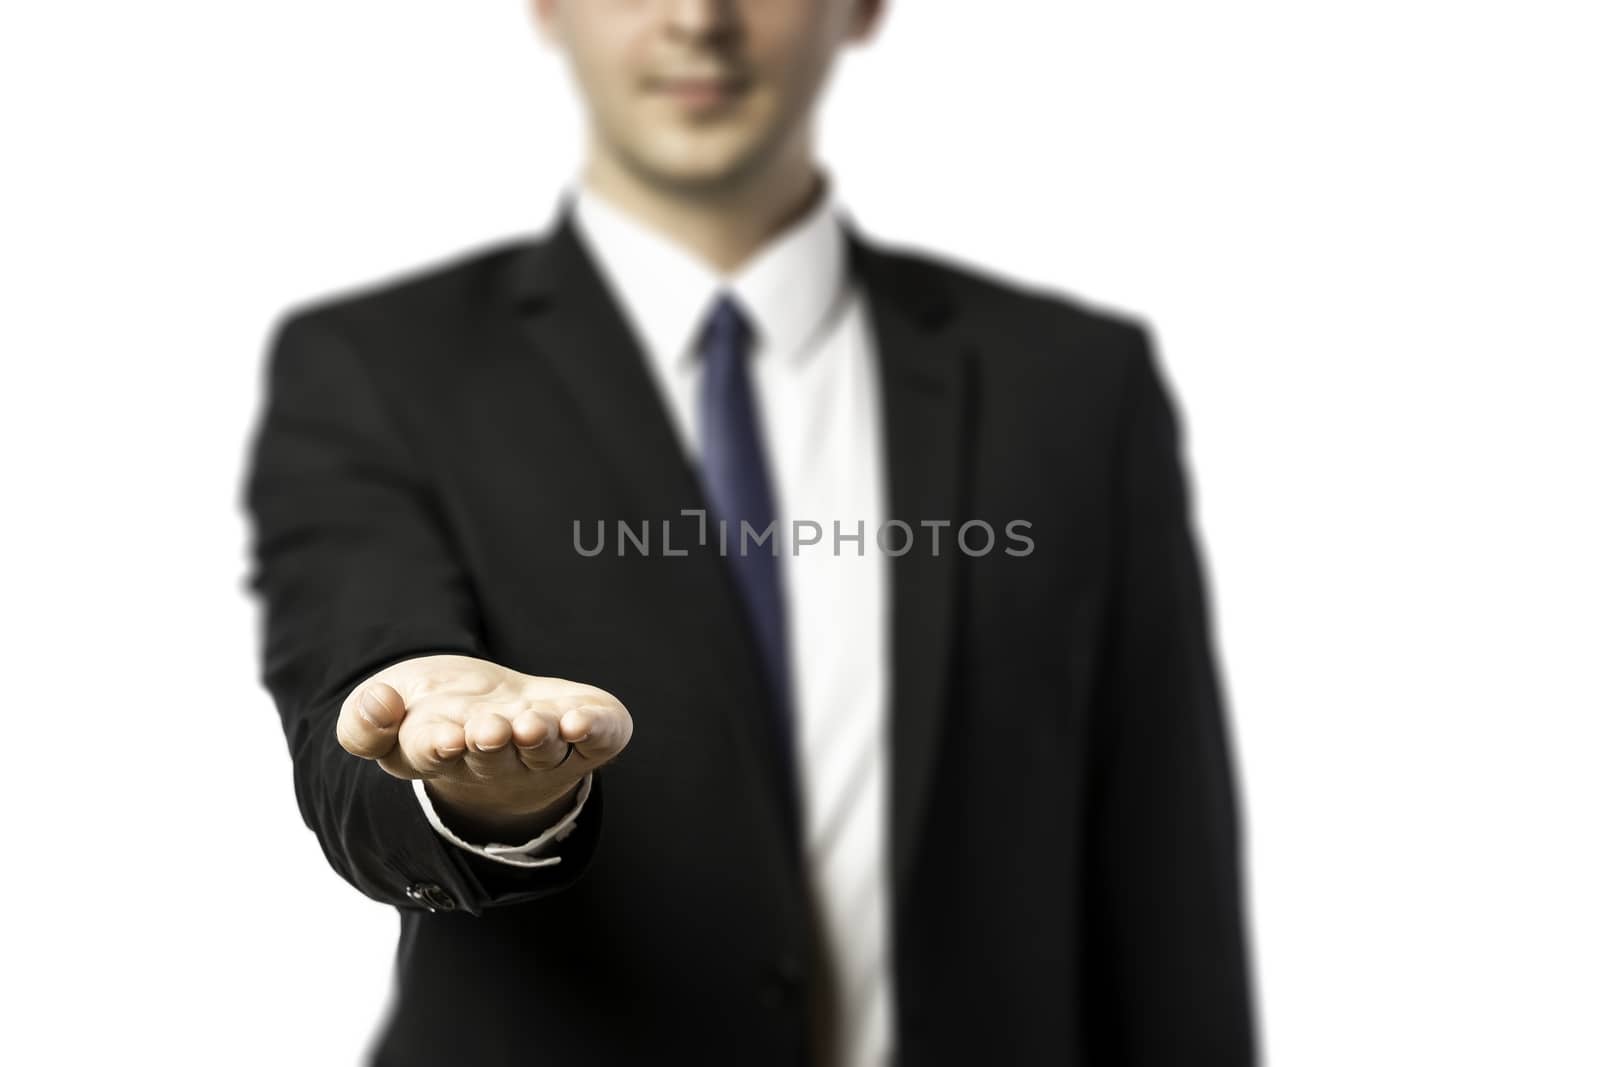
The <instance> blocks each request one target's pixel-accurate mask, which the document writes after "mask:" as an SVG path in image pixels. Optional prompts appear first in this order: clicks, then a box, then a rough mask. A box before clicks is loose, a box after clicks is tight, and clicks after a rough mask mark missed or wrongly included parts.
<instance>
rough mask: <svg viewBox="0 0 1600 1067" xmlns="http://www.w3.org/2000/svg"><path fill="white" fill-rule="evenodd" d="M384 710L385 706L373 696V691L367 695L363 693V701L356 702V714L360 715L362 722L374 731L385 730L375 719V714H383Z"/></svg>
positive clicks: (368, 691) (367, 692) (369, 691)
mask: <svg viewBox="0 0 1600 1067" xmlns="http://www.w3.org/2000/svg"><path fill="white" fill-rule="evenodd" d="M382 710H383V705H382V704H380V703H379V702H378V698H377V697H375V696H373V695H372V690H370V689H369V690H367V691H366V692H365V693H362V694H361V699H360V700H358V701H356V714H358V715H360V716H361V718H362V721H364V722H365V723H366V724H367V725H368V726H370V727H372V728H373V729H374V730H381V729H383V726H382V725H380V724H379V722H378V720H377V719H375V718H373V713H374V712H381V711H382Z"/></svg>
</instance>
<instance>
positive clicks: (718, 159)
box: [635, 141, 757, 190]
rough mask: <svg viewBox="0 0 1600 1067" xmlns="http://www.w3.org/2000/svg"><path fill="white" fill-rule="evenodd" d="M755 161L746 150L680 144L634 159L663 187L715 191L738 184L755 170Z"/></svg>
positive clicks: (724, 145)
mask: <svg viewBox="0 0 1600 1067" xmlns="http://www.w3.org/2000/svg"><path fill="white" fill-rule="evenodd" d="M756 157H757V153H756V152H754V151H752V150H750V148H749V147H748V146H743V145H731V144H716V145H705V144H697V145H685V144H683V143H682V142H681V141H679V142H677V143H675V144H672V145H658V146H654V150H651V151H645V152H641V153H638V154H637V155H636V157H635V158H636V160H638V161H639V162H640V164H641V167H640V169H641V170H642V171H644V173H646V174H647V175H649V176H650V177H651V178H652V179H653V180H655V181H658V182H660V183H662V184H664V185H671V186H676V187H678V188H683V189H706V190H715V189H719V188H723V187H726V186H729V185H733V184H737V183H738V182H739V181H740V180H741V179H742V178H743V177H744V176H745V175H747V174H749V173H750V171H751V170H753V169H754V168H755V162H756Z"/></svg>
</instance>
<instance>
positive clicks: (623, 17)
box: [536, 0, 880, 190]
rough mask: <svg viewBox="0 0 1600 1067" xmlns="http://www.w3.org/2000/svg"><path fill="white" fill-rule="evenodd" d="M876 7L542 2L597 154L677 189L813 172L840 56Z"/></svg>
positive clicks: (821, 1)
mask: <svg viewBox="0 0 1600 1067" xmlns="http://www.w3.org/2000/svg"><path fill="white" fill-rule="evenodd" d="M879 7H880V4H879V3H876V2H869V0H536V13H537V15H538V17H539V21H540V25H541V27H542V28H543V30H544V32H545V33H546V35H547V36H548V37H549V38H550V39H551V40H552V41H554V42H555V43H556V44H557V45H558V46H559V47H560V48H561V49H562V50H563V51H564V52H565V53H566V55H567V58H568V60H569V62H570V64H571V67H572V71H573V75H574V77H575V78H576V80H577V83H578V87H579V90H580V92H581V93H582V95H583V98H584V101H585V105H586V107H587V109H588V112H589V121H590V127H591V130H592V137H593V142H592V145H591V148H592V150H593V151H595V152H601V153H605V154H606V155H608V156H609V157H611V158H610V160H609V161H608V162H611V163H614V164H617V165H620V166H622V167H624V168H626V169H627V170H628V171H630V172H631V173H632V174H633V175H634V176H635V177H636V178H639V179H643V180H645V181H647V182H649V183H651V184H653V185H657V186H665V187H673V188H676V189H680V190H688V189H708V190H709V189H717V188H725V187H728V186H731V185H736V184H738V183H739V182H740V181H741V180H745V179H748V178H750V177H751V176H752V175H754V174H758V173H760V172H761V171H762V170H763V169H764V168H768V167H772V166H775V165H780V161H781V160H783V159H785V158H790V159H795V158H798V159H800V160H801V161H802V162H805V163H809V151H810V135H811V117H812V111H813V105H814V104H815V102H816V100H817V97H818V95H819V93H820V91H821V88H822V86H823V84H824V82H825V81H826V79H827V75H828V72H829V69H830V67H831V65H832V62H833V57H834V55H835V53H836V52H837V51H838V49H839V48H840V47H841V46H842V45H844V44H845V43H847V42H850V41H853V40H857V39H859V38H861V37H863V36H865V35H866V34H867V33H868V32H869V30H870V29H871V24H872V22H873V21H874V20H875V18H876V16H877V14H878V10H879Z"/></svg>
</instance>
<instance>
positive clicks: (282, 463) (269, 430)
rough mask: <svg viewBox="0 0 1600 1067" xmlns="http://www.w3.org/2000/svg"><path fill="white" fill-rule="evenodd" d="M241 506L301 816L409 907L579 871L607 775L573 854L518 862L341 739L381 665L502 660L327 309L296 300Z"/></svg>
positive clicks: (496, 899) (527, 896)
mask: <svg viewBox="0 0 1600 1067" xmlns="http://www.w3.org/2000/svg"><path fill="white" fill-rule="evenodd" d="M244 506H245V509H246V511H247V513H248V516H249V519H250V522H251V535H252V536H251V568H252V569H251V573H250V575H249V579H248V585H249V588H250V589H251V590H252V591H253V592H254V593H255V594H256V595H257V597H258V598H259V600H260V604H261V615H260V629H259V641H260V648H259V651H260V657H261V681H262V684H263V685H264V686H265V687H266V688H267V690H268V691H269V692H270V693H271V695H272V698H273V700H274V702H275V704H276V705H277V709H278V713H279V717H280V719H281V720H282V725H283V730H284V736H285V739H286V740H287V742H288V746H289V753H290V756H291V759H292V763H293V772H294V792H295V797H296V800H297V802H298V804H299V808H300V814H301V816H302V818H303V819H304V821H305V824H306V825H307V826H308V827H309V828H310V829H311V831H312V832H313V833H314V834H316V837H317V840H318V842H319V843H320V844H321V847H322V851H323V853H324V855H325V856H326V857H327V860H328V862H329V864H331V865H332V867H333V869H334V870H335V871H336V872H338V874H339V875H340V876H341V877H343V878H344V879H345V880H346V881H347V882H349V883H350V884H351V885H353V886H354V887H355V888H356V889H358V890H360V891H361V892H362V893H365V894H366V895H367V896H369V897H371V898H373V899H374V900H379V901H383V902H385V903H388V904H392V905H394V906H395V907H399V908H423V909H426V910H430V911H451V910H458V909H459V910H463V911H466V912H468V913H469V914H472V915H481V914H482V912H483V910H484V909H485V908H489V907H495V906H501V905H506V904H515V903H520V902H523V901H528V900H533V899H536V898H538V897H541V896H544V895H546V894H549V893H554V892H558V891H560V890H561V889H563V888H565V887H567V886H568V885H570V884H571V883H572V882H573V881H574V880H576V879H577V877H578V876H579V875H580V874H581V873H582V871H583V870H584V868H585V867H586V865H587V863H588V860H589V858H590V857H591V855H592V853H593V850H594V846H595V838H596V834H597V832H598V829H599V823H600V817H601V808H602V801H601V794H602V788H601V783H600V781H599V778H598V776H597V777H596V779H595V781H594V784H593V787H592V790H591V793H590V796H589V798H588V801H587V804H586V805H585V808H584V813H583V816H584V817H583V818H582V819H580V820H577V822H576V824H575V828H574V830H573V832H572V834H571V835H570V836H569V837H567V838H566V839H565V840H564V841H563V842H562V849H561V857H560V862H559V863H555V864H549V865H544V866H538V867H528V868H520V867H515V866H512V865H509V864H505V863H499V862H496V861H494V860H491V859H488V858H486V857H484V856H480V855H476V854H474V853H472V852H470V851H467V850H465V849H462V848H459V847H457V846H455V845H453V844H451V843H450V842H448V841H446V840H445V839H444V838H443V837H442V836H440V835H439V834H438V833H437V832H436V831H435V830H434V828H433V826H432V825H430V822H429V820H428V818H427V816H426V814H425V813H424V811H423V808H422V806H421V805H419V804H418V802H417V798H416V796H415V794H414V792H413V786H412V783H411V782H409V781H404V780H402V779H399V778H395V777H393V776H392V775H390V774H389V773H388V772H386V771H385V770H384V769H383V768H381V767H380V766H378V764H377V763H375V762H373V761H371V760H366V759H361V758H359V757H357V756H353V755H351V754H350V753H348V752H346V751H345V749H344V748H343V747H342V746H341V745H340V744H339V742H338V739H337V738H336V736H335V733H334V728H335V724H336V721H337V717H338V712H339V708H340V705H341V704H342V703H343V702H344V699H345V697H346V696H348V695H349V693H350V692H351V690H352V689H354V688H355V686H357V685H358V684H360V683H361V682H362V681H364V680H365V679H367V678H368V677H370V676H371V675H372V674H374V673H375V672H377V671H379V670H381V669H382V668H384V667H386V666H388V665H390V664H392V663H397V662H400V661H401V660H405V659H410V658H412V657H415V656H422V655H432V654H439V653H453V654H458V655H466V656H475V657H478V658H482V659H491V658H492V657H491V656H490V655H489V654H488V650H487V649H486V647H485V644H484V639H483V635H482V633H481V628H480V625H479V621H478V615H477V608H476V603H475V599H474V595H473V590H472V588H471V586H470V582H469V578H468V575H467V574H466V573H465V571H464V565H463V562H462V559H461V555H460V553H459V552H458V551H457V550H456V549H455V546H454V545H453V544H452V543H451V541H450V539H449V537H448V535H447V530H446V528H445V525H444V522H443V521H442V518H441V515H440V512H439V509H438V506H437V503H436V499H435V497H434V496H433V494H432V492H431V491H430V488H429V484H428V480H427V477H426V471H425V469H424V468H423V467H422V465H421V464H420V463H419V462H418V457H417V456H416V455H414V454H413V452H412V450H411V449H410V447H409V446H408V445H407V443H406V441H405V439H404V436H403V435H402V434H401V433H400V432H399V431H398V429H397V427H396V426H395V424H394V423H393V421H392V420H391V419H390V418H389V416H388V415H387V413H386V411H385V409H384V407H383V405H382V403H381V400H380V399H379V395H378V393H377V390H376V389H375V388H374V381H373V379H372V377H371V376H370V375H369V374H368V373H367V371H366V368H365V367H364V365H363V363H362V360H361V356H360V354H359V353H358V352H357V351H356V350H355V349H354V348H353V347H352V346H351V344H350V343H348V341H347V340H346V338H345V336H344V335H343V334H342V333H341V332H340V330H339V324H338V323H337V322H335V321H330V314H329V313H328V312H326V311H320V312H319V311H310V312H302V313H300V314H297V315H293V316H291V317H289V318H288V319H287V320H286V321H285V322H283V323H282V324H281V326H280V327H279V328H278V330H277V331H276V333H275V335H274V338H273V341H272V344H271V345H270V350H269V354H268V359H267V373H266V401H265V405H264V411H263V413H262V415H261V417H260V420H259V422H258V424H257V426H256V428H255V434H254V437H253V440H252V443H251V447H250V450H249V457H248V469H247V471H246V476H245V481H244Z"/></svg>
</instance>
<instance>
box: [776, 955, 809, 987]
mask: <svg viewBox="0 0 1600 1067" xmlns="http://www.w3.org/2000/svg"><path fill="white" fill-rule="evenodd" d="M772 971H773V973H774V974H776V975H777V976H778V980H779V981H780V982H782V983H783V984H784V985H787V986H798V985H800V984H801V983H802V982H804V981H805V979H806V968H805V964H803V963H801V962H800V957H799V956H796V955H795V954H794V953H792V952H783V953H780V954H779V955H778V959H777V962H776V963H774V964H773V967H772Z"/></svg>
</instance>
